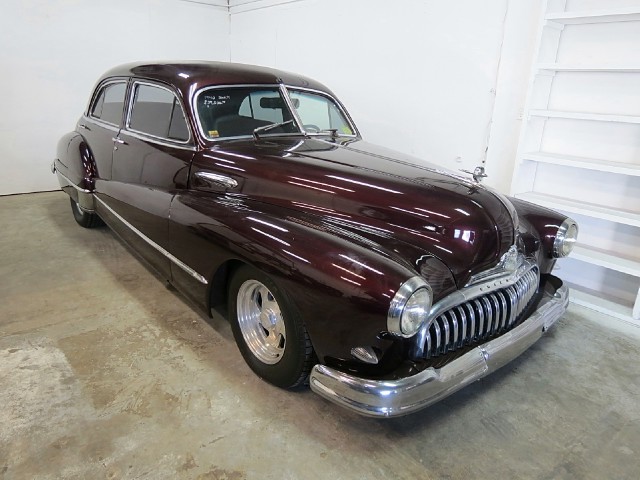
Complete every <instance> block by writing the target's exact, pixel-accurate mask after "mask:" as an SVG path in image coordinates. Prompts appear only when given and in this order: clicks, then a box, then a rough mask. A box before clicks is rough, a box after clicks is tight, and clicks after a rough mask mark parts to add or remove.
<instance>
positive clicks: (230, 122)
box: [196, 86, 353, 140]
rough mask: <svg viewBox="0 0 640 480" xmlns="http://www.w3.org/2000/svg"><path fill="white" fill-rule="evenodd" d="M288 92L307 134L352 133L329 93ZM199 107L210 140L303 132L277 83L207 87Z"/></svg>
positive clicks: (203, 129)
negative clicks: (269, 85) (271, 85)
mask: <svg viewBox="0 0 640 480" xmlns="http://www.w3.org/2000/svg"><path fill="white" fill-rule="evenodd" d="M289 95H290V99H291V104H292V105H293V106H294V108H295V109H296V113H297V116H298V118H299V120H300V121H301V122H302V124H303V126H304V130H305V131H304V133H305V134H328V133H331V134H340V135H353V129H352V128H351V126H350V124H349V122H348V121H347V120H346V118H345V116H344V114H343V113H342V112H341V110H340V108H339V107H338V106H337V105H336V103H335V102H334V101H333V100H332V99H331V98H330V97H327V96H324V95H321V94H319V93H314V92H308V91H306V90H305V91H302V90H295V89H291V90H289ZM196 108H197V111H198V118H199V120H200V126H201V129H202V133H203V134H204V136H205V137H206V138H208V139H211V140H215V139H218V138H232V137H244V136H251V135H254V134H259V135H260V136H261V137H262V136H274V135H296V134H298V135H299V134H302V133H303V132H301V131H300V128H299V126H298V123H297V119H294V116H293V114H292V112H291V111H290V109H289V106H288V104H287V102H286V101H285V100H284V98H283V97H282V90H281V89H280V88H278V87H276V86H274V87H260V86H258V87H223V88H217V87H212V88H208V89H205V90H203V91H201V92H200V93H199V94H198V96H197V98H196ZM265 127H267V128H265Z"/></svg>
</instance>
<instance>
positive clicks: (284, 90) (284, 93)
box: [280, 83, 307, 133]
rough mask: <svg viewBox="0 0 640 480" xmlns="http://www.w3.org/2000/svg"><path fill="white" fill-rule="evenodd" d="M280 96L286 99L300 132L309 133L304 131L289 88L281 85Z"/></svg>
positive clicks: (285, 101)
mask: <svg viewBox="0 0 640 480" xmlns="http://www.w3.org/2000/svg"><path fill="white" fill-rule="evenodd" d="M280 95H282V98H284V103H286V104H287V107H289V113H290V114H291V116H292V118H293V120H294V122H295V124H296V125H297V126H298V130H300V132H304V133H307V132H306V131H305V129H304V124H303V123H302V119H301V118H300V115H298V111H297V110H296V107H295V106H294V105H293V101H292V100H291V97H290V96H289V90H287V87H285V86H284V84H282V83H281V84H280Z"/></svg>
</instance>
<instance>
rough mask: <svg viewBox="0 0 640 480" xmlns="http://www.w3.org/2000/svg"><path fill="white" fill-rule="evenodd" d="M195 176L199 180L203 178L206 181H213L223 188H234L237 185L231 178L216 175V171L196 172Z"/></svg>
mask: <svg viewBox="0 0 640 480" xmlns="http://www.w3.org/2000/svg"><path fill="white" fill-rule="evenodd" d="M195 176H196V177H198V178H199V179H200V180H204V181H205V182H206V183H215V184H216V185H221V186H223V187H225V188H236V187H237V186H238V182H237V181H236V180H234V179H233V178H231V177H226V176H224V175H218V174H217V173H211V172H196V173H195Z"/></svg>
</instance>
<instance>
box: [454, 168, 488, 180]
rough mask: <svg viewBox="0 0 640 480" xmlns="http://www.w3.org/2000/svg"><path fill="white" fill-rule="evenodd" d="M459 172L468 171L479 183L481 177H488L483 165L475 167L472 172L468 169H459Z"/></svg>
mask: <svg viewBox="0 0 640 480" xmlns="http://www.w3.org/2000/svg"><path fill="white" fill-rule="evenodd" d="M460 171H461V172H464V173H468V174H469V175H472V176H473V181H474V182H476V183H480V182H481V181H482V179H483V178H486V177H488V175H487V174H486V173H484V167H476V168H475V169H474V170H473V172H471V171H469V170H462V169H461V170H460Z"/></svg>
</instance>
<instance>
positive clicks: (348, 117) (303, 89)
mask: <svg viewBox="0 0 640 480" xmlns="http://www.w3.org/2000/svg"><path fill="white" fill-rule="evenodd" d="M285 86H286V88H287V93H288V92H289V91H295V90H300V91H301V92H309V93H314V94H316V95H320V96H322V97H326V98H328V99H330V100H331V101H332V102H333V103H335V105H336V106H337V107H338V110H340V113H342V116H343V117H344V118H345V120H346V121H347V122H348V123H349V126H350V127H351V130H352V131H353V132H354V133H353V134H351V135H347V134H346V133H343V134H341V135H340V136H341V137H352V138H359V137H360V132H359V131H358V129H357V127H356V125H355V123H354V122H353V119H352V118H351V115H349V112H347V109H346V108H345V107H344V105H342V102H340V101H339V100H338V99H337V98H335V97H334V96H333V95H329V94H328V93H327V92H323V91H322V90H316V89H315V88H308V87H294V86H292V85H285ZM308 135H311V136H324V135H319V134H318V133H308Z"/></svg>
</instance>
